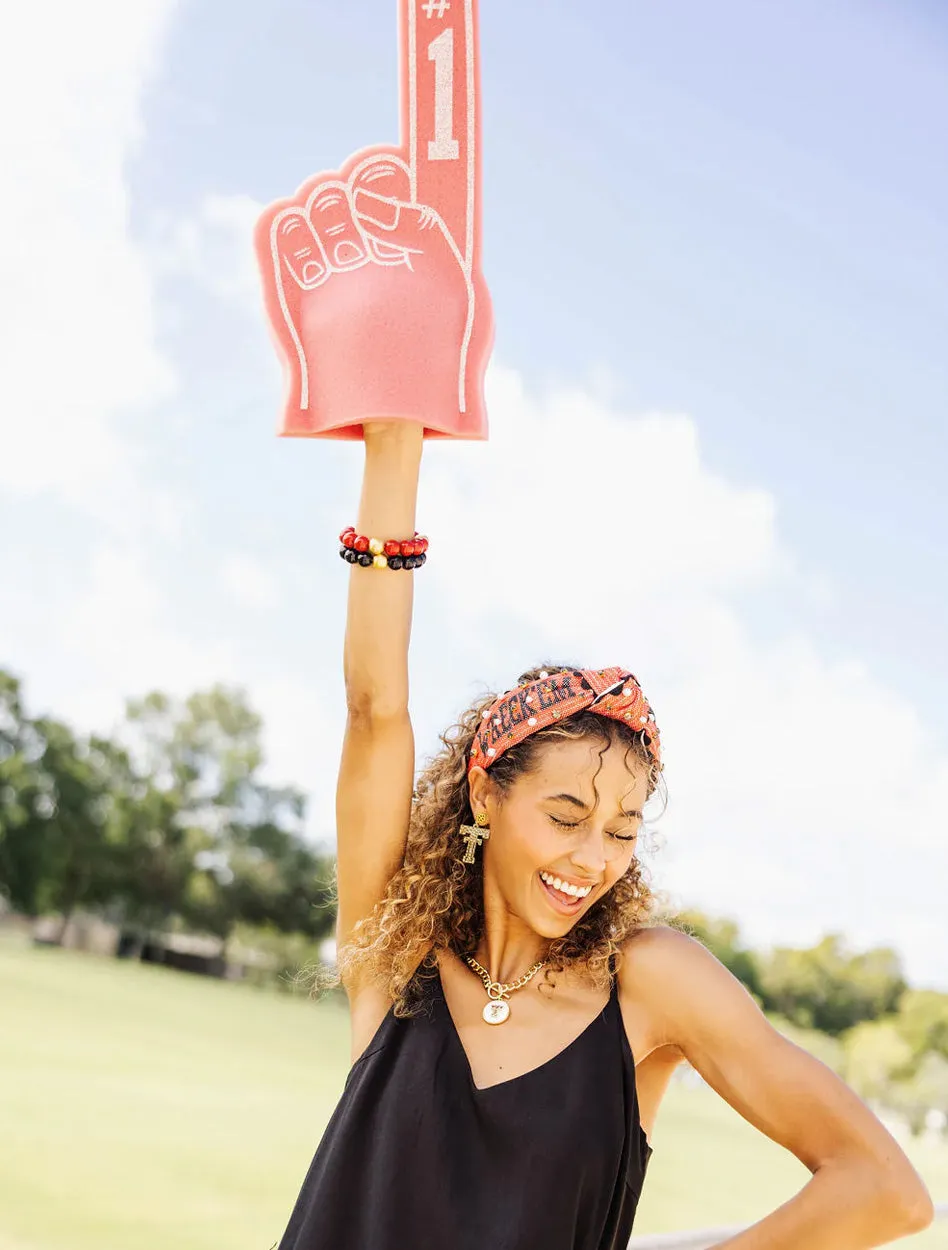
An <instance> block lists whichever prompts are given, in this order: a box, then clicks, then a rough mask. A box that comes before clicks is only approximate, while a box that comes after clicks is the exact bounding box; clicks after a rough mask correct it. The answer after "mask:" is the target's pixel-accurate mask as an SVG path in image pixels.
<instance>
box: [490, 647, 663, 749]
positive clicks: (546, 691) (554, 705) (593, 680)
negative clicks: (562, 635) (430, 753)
mask: <svg viewBox="0 0 948 1250" xmlns="http://www.w3.org/2000/svg"><path fill="white" fill-rule="evenodd" d="M587 708H588V709H589V710H590V711H592V712H595V713H596V714H597V716H608V717H609V718H610V719H611V720H617V721H621V722H622V723H623V724H624V725H628V727H629V728H630V729H635V730H642V731H643V741H644V742H645V745H646V746H647V747H648V750H649V753H650V754H651V756H652V759H653V760H654V761H655V765H656V767H657V768H659V769H661V767H662V760H661V746H660V740H659V732H658V725H656V723H655V714H654V712H653V711H652V709H651V708H650V707H649V704H648V700H647V699H646V698H645V695H644V694H643V693H642V687H641V686H640V685H639V683H638V682H637V681H636V679H635V678H634V677H633V676H632V674H631V673H629V672H627V671H626V670H625V669H624V668H601V669H592V668H587V669H582V670H580V669H578V668H576V669H570V670H569V671H567V672H565V673H554V674H553V675H552V676H551V675H549V674H547V673H544V674H543V676H542V677H541V678H540V679H539V680H538V681H533V682H528V683H527V684H526V685H523V686H520V687H519V688H518V689H516V690H508V691H507V693H506V694H504V695H501V697H500V698H499V699H496V700H495V701H494V702H493V703H492V704H491V706H490V707H489V708H488V709H487V711H486V712H484V714H483V719H482V721H481V724H480V727H479V728H478V730H477V733H476V734H475V735H474V743H473V745H472V747H471V758H470V762H469V764H468V772H470V771H471V769H472V768H476V767H480V768H490V766H491V765H492V764H496V763H497V761H498V760H499V759H500V757H501V756H502V755H503V753H504V752H505V751H509V750H510V748H511V747H512V746H516V745H517V743H518V742H523V740H524V738H529V737H530V735H531V734H535V733H539V731H540V730H541V729H546V728H547V726H548V725H552V724H554V722H556V721H558V720H565V719H566V718H567V717H568V716H572V715H573V714H574V713H575V712H583V711H585V710H586V709H587Z"/></svg>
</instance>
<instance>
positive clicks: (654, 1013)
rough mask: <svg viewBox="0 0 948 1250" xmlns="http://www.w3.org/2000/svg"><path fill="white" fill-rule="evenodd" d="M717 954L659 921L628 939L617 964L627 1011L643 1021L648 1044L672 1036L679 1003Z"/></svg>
mask: <svg viewBox="0 0 948 1250" xmlns="http://www.w3.org/2000/svg"><path fill="white" fill-rule="evenodd" d="M708 960H712V961H713V962H716V961H715V960H714V957H713V956H712V955H711V954H710V953H709V952H708V951H707V950H706V949H705V947H703V946H702V945H701V943H700V942H698V941H696V939H695V938H693V937H690V936H689V935H688V934H687V933H683V932H682V931H681V930H680V929H676V928H674V927H673V926H672V925H667V924H655V925H649V926H647V927H645V928H642V929H638V930H636V932H635V933H633V934H632V935H631V936H630V937H628V938H627V939H626V940H625V942H624V943H623V945H622V947H621V950H620V953H619V960H618V966H617V970H616V975H617V980H618V988H619V995H620V997H621V999H622V1001H623V1006H624V1009H625V1013H626V1014H627V1015H628V1016H630V1017H631V1018H634V1019H637V1020H638V1021H639V1026H638V1027H639V1030H640V1031H641V1034H642V1035H643V1037H647V1039H648V1045H647V1050H649V1051H650V1050H652V1049H653V1048H655V1047H658V1046H661V1045H667V1044H670V1042H671V1037H672V1036H673V1035H674V1030H673V1029H672V1022H673V1020H674V1019H675V1018H676V1017H677V1016H678V1014H679V1013H678V1011H677V1010H676V1004H677V1003H678V1002H680V1000H681V999H682V998H686V997H688V996H689V995H690V994H691V993H692V992H693V988H694V986H695V984H696V981H697V980H699V979H700V978H701V977H702V975H704V974H705V973H706V972H707V961H708Z"/></svg>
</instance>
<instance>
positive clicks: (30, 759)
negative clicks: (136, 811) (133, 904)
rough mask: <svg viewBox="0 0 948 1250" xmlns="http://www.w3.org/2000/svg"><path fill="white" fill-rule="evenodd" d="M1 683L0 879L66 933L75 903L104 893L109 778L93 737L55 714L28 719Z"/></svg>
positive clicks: (15, 899)
mask: <svg viewBox="0 0 948 1250" xmlns="http://www.w3.org/2000/svg"><path fill="white" fill-rule="evenodd" d="M4 686H5V693H6V698H5V699H2V703H3V711H2V713H0V719H2V720H3V722H4V731H3V740H2V742H0V769H2V775H3V781H2V783H0V788H2V792H3V798H2V807H3V823H2V828H0V879H2V881H3V884H4V889H5V891H6V893H7V896H8V899H9V902H10V904H11V905H12V906H13V907H15V908H16V909H17V910H18V911H21V912H24V913H25V914H26V915H32V916H36V915H40V914H43V913H45V912H59V913H60V914H61V915H62V917H63V922H62V927H61V929H60V937H62V933H63V932H64V931H65V927H66V925H67V924H68V923H69V920H70V918H71V916H72V914H73V912H74V910H75V909H76V907H78V906H79V905H81V904H86V903H91V902H98V901H100V900H101V898H102V897H103V887H104V880H105V878H106V876H107V861H108V856H109V850H108V846H107V843H106V838H105V822H106V815H107V808H108V803H109V793H108V776H107V774H106V773H105V772H104V771H103V770H102V768H101V767H100V765H99V757H98V755H97V752H96V750H95V748H94V745H93V743H92V741H91V740H90V739H86V738H80V737H76V735H75V734H74V733H73V731H72V730H71V729H70V728H69V726H68V725H65V724H63V723H62V722H61V721H58V720H54V719H52V718H50V717H41V718H39V719H37V720H29V719H27V718H26V717H25V716H23V715H22V708H20V707H19V700H18V691H17V690H15V689H14V687H13V686H11V685H10V684H9V683H4ZM0 698H2V696H0ZM18 712H19V716H17V713H18Z"/></svg>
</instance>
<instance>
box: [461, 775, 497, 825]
mask: <svg viewBox="0 0 948 1250" xmlns="http://www.w3.org/2000/svg"><path fill="white" fill-rule="evenodd" d="M467 784H468V796H469V798H470V803H471V811H472V812H473V813H474V814H475V816H476V815H477V813H478V812H486V811H488V804H489V802H490V801H491V800H492V798H493V792H494V787H493V785H492V783H491V779H490V777H488V775H487V772H486V770H485V769H483V768H481V767H480V766H478V767H476V768H472V769H471V771H470V773H469V774H468V779H467Z"/></svg>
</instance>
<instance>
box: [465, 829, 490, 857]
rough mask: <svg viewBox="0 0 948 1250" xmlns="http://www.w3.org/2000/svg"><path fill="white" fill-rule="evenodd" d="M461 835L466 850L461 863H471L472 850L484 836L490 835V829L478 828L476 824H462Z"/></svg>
mask: <svg viewBox="0 0 948 1250" xmlns="http://www.w3.org/2000/svg"><path fill="white" fill-rule="evenodd" d="M461 837H462V838H463V839H464V841H465V842H466V843H467V850H466V851H465V852H464V858H463V859H462V860H461V863H462V864H473V863H474V852H475V851H476V850H477V848H478V847H479V846H480V845H481V843H482V842H483V841H484V840H485V838H489V837H490V830H489V829H479V828H478V827H477V826H476V825H462V826H461Z"/></svg>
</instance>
